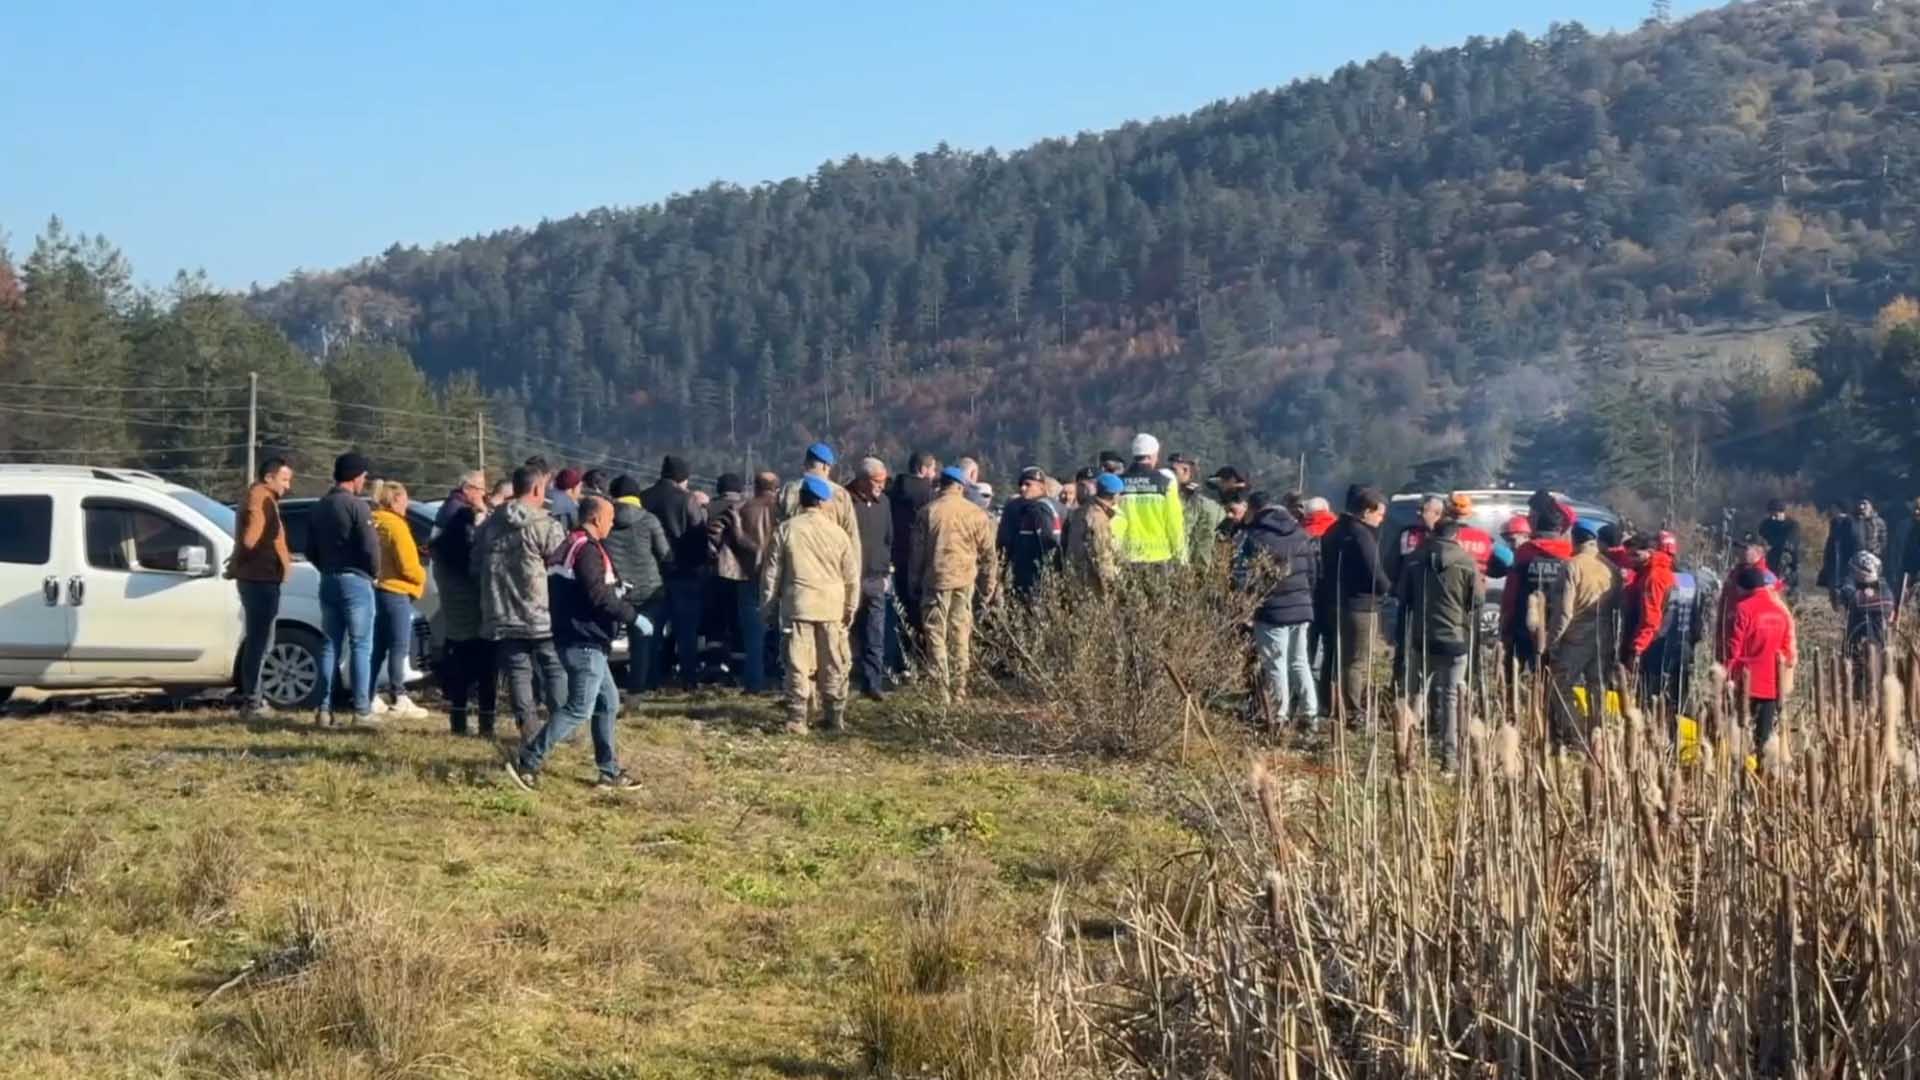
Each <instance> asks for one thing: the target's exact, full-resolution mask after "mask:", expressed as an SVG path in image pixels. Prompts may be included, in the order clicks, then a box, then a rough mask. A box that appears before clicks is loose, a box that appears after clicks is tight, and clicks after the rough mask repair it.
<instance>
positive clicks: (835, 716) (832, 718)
mask: <svg viewBox="0 0 1920 1080" xmlns="http://www.w3.org/2000/svg"><path fill="white" fill-rule="evenodd" d="M846 713H847V703H846V702H844V701H829V702H827V703H826V711H825V715H824V716H822V718H821V720H820V728H821V730H823V731H825V732H827V733H828V734H830V735H838V734H839V733H840V732H842V731H844V730H846Z"/></svg>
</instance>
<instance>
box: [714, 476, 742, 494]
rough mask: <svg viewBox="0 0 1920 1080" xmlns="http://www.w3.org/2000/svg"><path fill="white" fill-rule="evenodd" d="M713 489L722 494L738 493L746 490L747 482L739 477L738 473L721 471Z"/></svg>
mask: <svg viewBox="0 0 1920 1080" xmlns="http://www.w3.org/2000/svg"><path fill="white" fill-rule="evenodd" d="M714 490H716V491H718V492H719V493H720V494H722V495H739V494H742V493H743V492H745V491H746V490H747V482H746V481H745V480H742V479H740V474H739V473H721V474H720V479H719V480H718V481H717V482H716V483H715V484H714Z"/></svg>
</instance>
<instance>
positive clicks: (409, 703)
mask: <svg viewBox="0 0 1920 1080" xmlns="http://www.w3.org/2000/svg"><path fill="white" fill-rule="evenodd" d="M391 715H393V716H395V717H397V718H399V719H401V720H425V719H426V718H427V717H429V716H431V715H433V714H432V713H429V712H428V711H427V710H425V709H423V708H421V707H420V706H418V705H415V704H414V703H413V699H412V698H410V697H408V696H407V695H405V694H401V695H400V696H399V697H397V698H394V699H393V710H392V713H391Z"/></svg>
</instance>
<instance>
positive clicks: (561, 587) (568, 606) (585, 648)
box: [507, 495, 640, 792]
mask: <svg viewBox="0 0 1920 1080" xmlns="http://www.w3.org/2000/svg"><path fill="white" fill-rule="evenodd" d="M579 513H580V527H579V528H577V529H575V530H574V531H573V532H572V534H570V535H569V536H568V537H567V542H566V546H565V547H564V548H562V550H561V555H560V559H559V562H558V563H557V564H556V565H555V566H554V568H553V572H552V574H551V575H550V576H549V579H548V580H549V585H548V590H549V596H550V597H551V599H552V602H553V634H554V642H555V644H557V645H559V647H560V663H561V664H562V665H563V666H565V668H566V669H567V700H566V702H565V704H563V705H561V706H560V708H558V709H556V710H555V711H554V714H553V718H552V719H551V720H549V721H547V725H546V726H545V727H543V728H541V729H540V732H539V734H537V735H535V736H534V737H533V738H532V739H529V740H528V741H527V744H526V745H525V747H523V748H522V749H521V750H520V751H519V753H517V754H511V755H509V756H508V758H507V776H508V777H510V778H511V779H512V780H513V782H514V783H515V784H518V785H519V786H520V787H521V788H523V789H525V790H527V791H533V790H534V789H535V788H537V787H538V786H539V783H540V767H541V766H542V765H543V764H545V763H546V760H547V757H548V756H549V755H550V754H552V753H553V750H554V747H556V746H558V745H560V744H561V743H562V742H565V741H566V740H567V739H568V738H569V737H570V736H572V735H573V733H574V732H575V731H577V730H579V728H580V725H581V724H583V723H586V722H587V721H588V720H589V719H591V720H592V722H593V727H592V731H593V761H594V764H595V765H596V766H598V767H599V770H600V778H599V780H598V781H597V782H596V784H595V786H596V787H598V788H599V789H600V790H602V791H614V792H629V791H634V790H637V789H638V788H639V786H640V784H639V781H637V780H635V779H634V778H633V777H632V776H630V775H629V774H628V773H627V771H626V770H625V769H623V768H621V767H620V759H619V758H618V757H616V756H615V754H614V749H613V730H614V721H615V720H616V718H618V717H619V715H620V688H619V685H618V684H617V683H615V682H614V679H613V670H612V669H611V668H610V667H609V666H608V664H607V656H608V654H609V652H610V651H611V650H612V648H613V639H614V638H615V637H616V636H617V635H618V634H619V633H620V630H621V628H622V627H625V626H631V625H632V624H633V621H634V620H635V619H636V618H638V617H639V613H638V612H636V611H634V609H633V605H632V604H630V603H628V602H627V600H626V599H625V598H624V597H622V596H621V595H620V592H621V587H620V579H619V578H618V577H617V576H616V575H615V574H614V571H613V560H612V559H610V558H608V557H607V549H606V548H605V547H603V546H602V543H603V542H604V541H605V540H606V538H607V534H608V533H609V532H612V531H613V504H612V503H610V502H607V501H606V500H605V499H602V498H600V497H598V496H595V495H589V496H587V497H585V498H583V499H581V500H580V511H579Z"/></svg>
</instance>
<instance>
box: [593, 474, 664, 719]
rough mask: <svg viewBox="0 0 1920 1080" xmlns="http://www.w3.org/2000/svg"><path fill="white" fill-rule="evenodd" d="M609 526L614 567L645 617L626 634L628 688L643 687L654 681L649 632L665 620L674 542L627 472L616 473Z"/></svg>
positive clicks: (631, 690) (608, 541)
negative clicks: (667, 576)
mask: <svg viewBox="0 0 1920 1080" xmlns="http://www.w3.org/2000/svg"><path fill="white" fill-rule="evenodd" d="M610 493H611V494H612V496H613V531H612V532H610V533H608V534H607V538H606V540H605V541H603V543H604V545H605V547H606V549H607V555H608V556H609V557H610V558H612V559H613V569H614V572H615V573H617V574H618V575H620V581H621V583H622V584H624V585H625V586H626V587H627V599H628V600H629V601H631V602H632V604H633V606H634V608H635V609H636V610H637V611H638V612H639V613H640V615H641V616H642V618H643V619H644V620H645V622H644V623H643V624H642V625H641V626H640V627H637V628H634V629H632V630H630V631H629V632H628V634H627V646H628V647H627V681H626V687H625V689H626V691H627V693H629V694H639V693H643V692H644V691H645V690H646V689H647V688H648V686H649V685H651V683H652V681H653V667H654V661H655V659H656V657H655V656H654V648H655V646H654V639H653V636H652V633H653V632H654V631H657V630H658V629H659V627H661V626H662V625H664V624H665V623H666V621H667V586H666V578H665V577H664V576H663V572H664V571H665V569H666V566H667V564H668V563H670V562H672V561H673V547H672V545H670V544H668V543H667V530H666V529H665V527H663V526H662V525H661V524H660V519H659V518H657V517H654V516H653V515H652V514H650V513H648V512H647V508H646V507H645V506H642V505H641V503H640V482H639V481H638V480H635V479H634V478H633V477H631V476H626V475H621V476H618V477H615V478H614V481H613V486H612V489H611V492H610Z"/></svg>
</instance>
